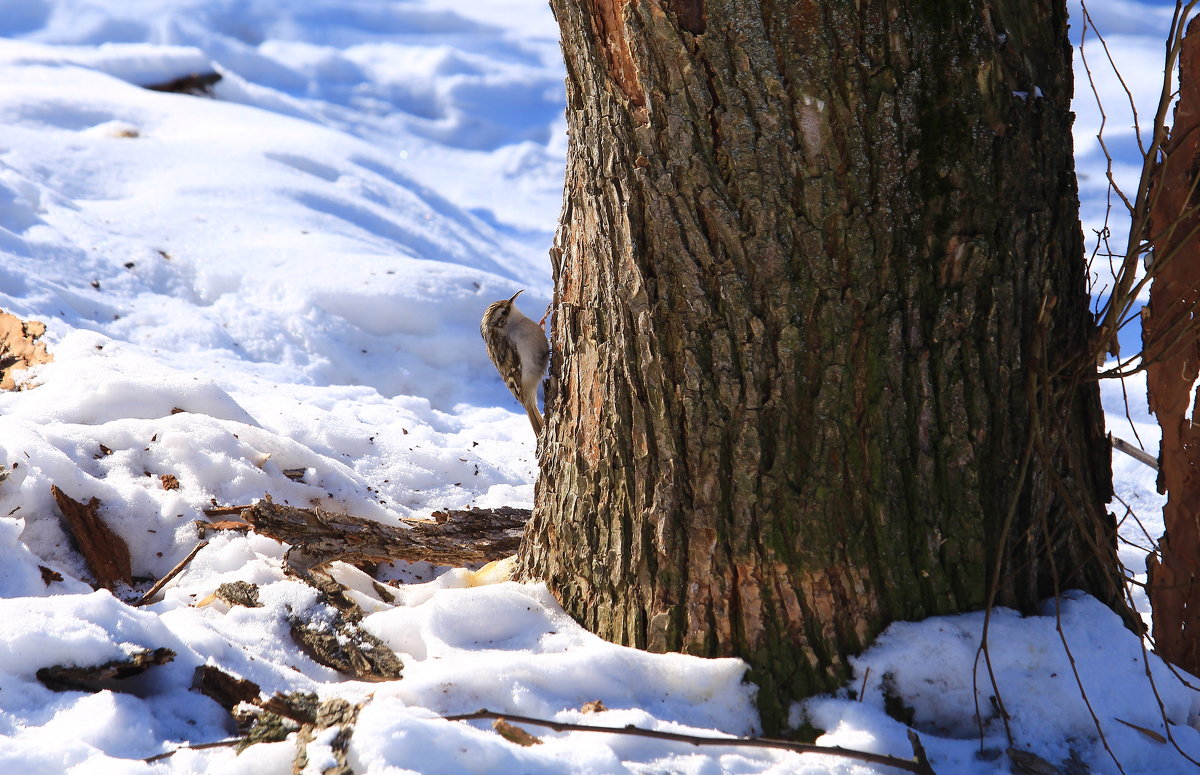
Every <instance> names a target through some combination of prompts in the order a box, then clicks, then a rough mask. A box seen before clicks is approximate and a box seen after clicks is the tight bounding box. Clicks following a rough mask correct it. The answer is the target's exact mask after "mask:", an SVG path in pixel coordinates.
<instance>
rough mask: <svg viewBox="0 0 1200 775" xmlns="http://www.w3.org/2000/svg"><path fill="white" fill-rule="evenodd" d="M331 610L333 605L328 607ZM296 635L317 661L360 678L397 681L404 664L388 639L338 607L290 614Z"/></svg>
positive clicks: (363, 679)
mask: <svg viewBox="0 0 1200 775" xmlns="http://www.w3.org/2000/svg"><path fill="white" fill-rule="evenodd" d="M327 610H329V609H327ZM288 624H289V625H290V627H291V631H292V639H293V640H294V641H295V642H296V645H297V646H299V647H300V648H301V650H303V651H304V653H306V654H308V656H310V657H311V658H312V659H313V661H315V662H319V663H320V664H322V665H325V666H326V667H329V668H333V669H334V670H336V671H338V672H339V673H345V674H347V675H351V676H354V677H355V678H357V679H358V680H360V681H394V680H396V679H398V678H400V677H401V674H402V672H403V669H404V666H403V664H402V663H401V662H400V658H399V657H397V656H396V652H394V651H392V650H391V648H390V647H388V645H387V644H386V643H384V642H383V641H382V640H380V639H379V638H377V637H375V636H374V635H372V634H371V633H369V632H367V631H366V630H364V629H362V628H361V627H360V626H359V625H358V623H357V622H352V621H350V620H349V619H347V618H346V617H345V616H343V615H342V614H340V613H337V612H336V611H331V615H330V616H326V617H312V618H308V617H303V616H295V615H293V616H290V617H288Z"/></svg>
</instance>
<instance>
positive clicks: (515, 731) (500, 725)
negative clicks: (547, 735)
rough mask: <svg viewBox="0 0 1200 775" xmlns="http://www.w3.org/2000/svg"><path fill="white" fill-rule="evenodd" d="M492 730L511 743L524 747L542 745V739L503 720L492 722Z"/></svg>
mask: <svg viewBox="0 0 1200 775" xmlns="http://www.w3.org/2000/svg"><path fill="white" fill-rule="evenodd" d="M492 729H494V730H496V732H497V734H499V735H500V737H503V738H504V739H505V740H507V741H508V742H510V743H516V744H517V745H522V746H526V747H528V746H531V745H541V742H542V739H541V738H540V737H537V736H536V735H531V734H529V733H528V732H526V731H525V730H524V729H521V728H520V727H518V726H516V725H514V724H510V723H508V722H507V721H505V720H504V719H502V718H498V719H496V720H495V721H493V722H492Z"/></svg>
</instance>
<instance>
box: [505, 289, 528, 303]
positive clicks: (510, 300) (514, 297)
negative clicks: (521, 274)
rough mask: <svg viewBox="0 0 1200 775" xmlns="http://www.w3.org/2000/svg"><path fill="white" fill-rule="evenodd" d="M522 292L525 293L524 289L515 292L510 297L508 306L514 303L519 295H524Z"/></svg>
mask: <svg viewBox="0 0 1200 775" xmlns="http://www.w3.org/2000/svg"><path fill="white" fill-rule="evenodd" d="M524 292H525V289H524V288H522V289H521V290H519V291H517V292H516V293H514V294H513V295H512V298H511V299H509V300H508V303H509V304H512V303H513V302H514V301H516V300H517V297H518V296H520V295H521V294H522V293H524Z"/></svg>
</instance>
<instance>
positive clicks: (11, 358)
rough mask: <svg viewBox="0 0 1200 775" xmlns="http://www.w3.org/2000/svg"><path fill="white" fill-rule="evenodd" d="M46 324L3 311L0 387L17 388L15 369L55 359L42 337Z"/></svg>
mask: <svg viewBox="0 0 1200 775" xmlns="http://www.w3.org/2000/svg"><path fill="white" fill-rule="evenodd" d="M45 333H46V325H45V324H44V323H39V322H38V321H36V320H21V319H20V318H19V317H17V316H15V315H11V314H9V313H7V312H0V390H15V389H16V387H17V386H16V382H15V381H14V379H13V376H14V374H13V373H14V372H17V371H21V370H23V369H28V368H29V367H30V366H38V365H40V364H43V363H49V362H50V361H52V360H54V356H52V355H51V354H50V353H49V352H47V351H46V344H45V343H44V342H42V341H40V339H41V338H42V335H43V334H45Z"/></svg>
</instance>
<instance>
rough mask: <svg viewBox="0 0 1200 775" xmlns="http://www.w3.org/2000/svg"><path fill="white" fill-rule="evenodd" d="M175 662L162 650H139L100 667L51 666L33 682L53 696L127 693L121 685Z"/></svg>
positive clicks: (126, 689)
mask: <svg viewBox="0 0 1200 775" xmlns="http://www.w3.org/2000/svg"><path fill="white" fill-rule="evenodd" d="M174 658H175V652H174V651H171V650H170V649H166V648H157V649H141V650H139V651H136V652H134V653H133V654H130V655H129V657H128V658H126V659H114V660H112V661H110V662H105V663H103V664H100V665H88V666H84V667H75V666H70V665H51V666H50V667H43V668H41V669H40V670H38V671H37V674H36V675H37V679H38V680H39V681H41V682H42V684H44V685H45V686H46V688H47V689H51V690H52V691H56V692H77V691H78V692H100V691H104V690H106V689H108V690H110V691H114V692H122V691H129V688H128V687H127V686H125V685H123V684H122V682H123V681H125V680H126V679H129V678H133V677H134V676H137V675H141V674H142V673H144V672H145V671H146V670H147V669H149V668H151V667H155V666H156V665H165V664H166V663H168V662H170V661H171V660H173V659H174Z"/></svg>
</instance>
